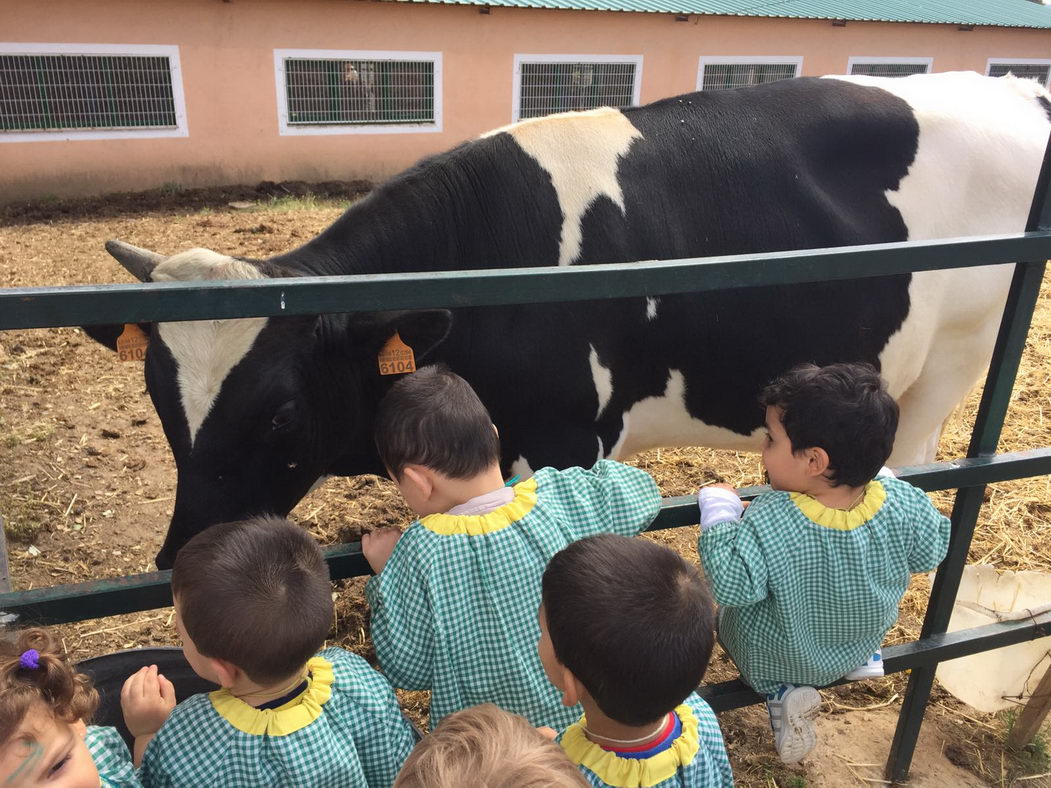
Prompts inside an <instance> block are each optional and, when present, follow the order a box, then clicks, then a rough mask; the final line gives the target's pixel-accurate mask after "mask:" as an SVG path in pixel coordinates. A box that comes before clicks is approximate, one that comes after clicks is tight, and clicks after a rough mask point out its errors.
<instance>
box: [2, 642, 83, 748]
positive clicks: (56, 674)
mask: <svg viewBox="0 0 1051 788" xmlns="http://www.w3.org/2000/svg"><path fill="white" fill-rule="evenodd" d="M31 650H35V651H36V652H37V653H36V654H33V653H32V651H31ZM23 657H25V658H24V659H23ZM33 665H35V666H36V667H31V666H33ZM40 703H42V704H43V705H44V706H45V707H46V708H47V710H48V712H49V713H50V714H52V715H53V716H54V717H55V719H57V720H60V721H62V722H67V723H74V722H77V721H78V720H87V719H90V717H91V715H92V714H94V713H95V709H96V708H98V704H99V696H98V692H97V691H96V690H95V688H94V687H93V686H92V684H91V679H90V678H88V677H87V676H85V675H84V674H83V673H77V672H76V671H75V670H74V669H73V666H72V665H71V664H70V663H69V660H68V659H67V658H66V656H65V654H63V653H62V651H61V649H60V648H59V646H58V643H57V641H56V640H55V639H54V638H53V637H52V636H51V635H50V633H48V632H47V631H46V630H43V629H25V630H23V631H21V632H19V633H18V637H17V638H16V640H15V641H14V642H11V641H8V640H4V641H0V745H3V744H6V743H7V742H8V741H9V740H10V739H11V737H12V736H14V735H15V733H16V731H17V730H18V726H19V725H21V723H22V720H24V719H25V716H26V714H27V713H28V712H29V710H30V709H31V708H33V706H35V705H37V704H40Z"/></svg>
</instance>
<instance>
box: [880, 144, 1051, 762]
mask: <svg viewBox="0 0 1051 788" xmlns="http://www.w3.org/2000/svg"><path fill="white" fill-rule="evenodd" d="M1049 183H1051V139H1049V140H1048V145H1047V148H1046V149H1045V151H1044V160H1043V164H1042V165H1041V167H1040V175H1039V177H1038V179H1037V183H1036V192H1035V193H1034V195H1033V202H1032V205H1031V207H1030V210H1029V219H1028V222H1027V223H1026V231H1027V232H1032V231H1034V230H1038V229H1041V228H1045V227H1049V226H1051V201H1049V196H1051V195H1049V188H1048V187H1049ZM1045 265H1046V261H1044V260H1040V261H1035V262H1032V261H1031V262H1023V263H1018V264H1017V265H1016V266H1015V272H1014V277H1013V278H1012V280H1011V289H1010V291H1009V293H1008V296H1007V303H1006V305H1005V307H1004V315H1003V319H1002V320H1001V322H1000V333H999V335H998V336H997V338H996V347H995V348H994V349H993V356H992V360H991V362H990V364H989V374H988V376H987V377H986V380H985V389H984V391H983V393H982V401H981V404H980V405H979V407H978V415H977V417H976V418H975V422H974V429H973V431H972V432H971V444H970V446H969V447H968V450H967V456H968V457H984V456H989V455H992V454H995V453H996V446H997V443H998V442H999V440H1000V433H1001V431H1002V430H1003V426H1004V418H1005V417H1006V416H1007V408H1008V405H1009V404H1010V401H1011V392H1012V390H1013V389H1014V382H1015V377H1016V376H1017V375H1018V366H1019V363H1020V362H1021V359H1022V351H1023V350H1024V349H1025V341H1026V337H1027V335H1028V334H1029V324H1030V322H1031V321H1032V319H1033V311H1034V309H1035V308H1036V302H1037V298H1038V297H1039V295H1040V284H1041V282H1042V281H1043V278H1044V267H1045ZM985 489H986V488H985V485H984V484H981V485H977V486H972V487H965V488H961V489H960V490H959V492H958V493H957V494H956V500H955V502H954V503H953V510H952V538H951V539H950V541H949V551H948V554H947V555H946V557H945V560H944V561H943V562H942V565H941V566H940V567H939V569H938V574H937V576H936V578H935V581H934V585H933V587H932V588H931V595H930V599H929V601H928V606H927V614H926V616H925V618H924V621H923V630H922V632H921V633H920V637H921V638H926V637H929V636H931V635H934V634H940V633H942V632H945V631H946V630H947V629H948V626H949V618H950V617H951V615H952V608H953V605H954V603H955V602H956V594H957V592H958V591H959V588H960V579H961V578H962V577H963V570H964V566H965V564H966V563H967V553H968V551H969V550H970V547H971V539H972V537H973V535H974V527H975V525H976V524H977V522H978V515H979V513H980V512H981V508H982V502H983V500H984V498H985ZM936 669H937V665H928V666H925V667H921V668H917V669H916V670H914V671H912V673H911V674H910V675H909V685H908V688H907V689H906V691H905V699H904V701H903V702H902V707H901V713H900V714H899V715H898V726H897V728H896V730H895V731H894V740H893V742H892V743H891V747H890V754H889V755H888V756H887V766H886V776H887V778H888V779H890V780H892V781H894V782H903V781H904V780H906V779H907V778H908V776H909V766H910V764H911V763H912V755H913V752H914V751H915V749H916V741H917V739H918V738H919V735H920V726H921V725H922V724H923V715H924V712H925V711H926V709H927V703H928V701H929V699H930V693H931V687H932V686H933V684H934V672H935V670H936Z"/></svg>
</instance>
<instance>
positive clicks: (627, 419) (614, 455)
mask: <svg viewBox="0 0 1051 788" xmlns="http://www.w3.org/2000/svg"><path fill="white" fill-rule="evenodd" d="M623 419H624V421H623V425H624V426H623V427H621V430H620V436H619V437H618V438H617V442H616V443H614V444H613V448H611V449H610V450H609V451H608V452H606V456H607V457H609V458H611V459H614V460H619V459H621V458H623V456H624V454H623V451H624V442H625V441H626V440H627V439H628V433H629V432H630V431H631V428H630V423H631V413H630V412H627V413H625V414H624V416H623Z"/></svg>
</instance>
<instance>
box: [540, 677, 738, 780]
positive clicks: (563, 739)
mask: <svg viewBox="0 0 1051 788" xmlns="http://www.w3.org/2000/svg"><path fill="white" fill-rule="evenodd" d="M674 711H675V714H676V715H677V716H678V717H679V722H680V724H681V726H682V731H681V733H680V734H679V735H678V737H677V738H676V739H675V740H674V741H673V742H672V744H671V747H669V748H668V749H666V750H664V751H662V752H659V753H657V754H656V755H650V756H649V757H646V758H625V757H624V756H622V755H618V754H617V753H614V752H610V751H608V750H604V749H602V748H601V747H599V746H598V745H597V744H595V743H594V742H592V741H590V740H589V739H588V738H587V736H585V735H584V730H583V727H582V726H583V725H584V724H586V720H584V719H583V718H581V721H580V722H579V723H576V724H575V725H571V726H570V727H569V728H568V729H567V730H565V731H564V732H563V733H562V734H560V735H559V737H558V743H559V744H560V745H562V749H563V750H565V752H566V755H567V756H569V759H570V760H571V761H573V763H575V764H576V765H577V766H578V768H579V769H580V772H581V774H583V775H584V779H586V780H587V781H588V782H589V783H591V785H593V786H595V788H606V786H610V788H731V786H733V784H734V776H733V771H731V769H730V759H729V758H727V757H726V744H725V742H724V741H723V732H722V731H721V730H720V729H719V720H718V719H717V718H716V716H715V712H714V711H712V708H711V706H709V705H708V704H707V703H705V702H704V700H702V699H701V698H700V697H699V696H698V695H697V694H696V693H691V694H690V696H689V697H688V698H686V700H684V701H683V702H682V705H680V706H678V707H677V708H676V709H675V710H674Z"/></svg>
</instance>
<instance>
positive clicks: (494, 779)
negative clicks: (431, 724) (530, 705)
mask: <svg viewBox="0 0 1051 788" xmlns="http://www.w3.org/2000/svg"><path fill="white" fill-rule="evenodd" d="M482 786H484V788H579V787H580V786H585V787H586V786H587V782H586V781H585V780H584V777H583V775H581V773H580V772H579V770H578V769H577V767H576V766H575V765H574V764H573V762H572V761H570V760H569V758H567V757H566V754H565V753H564V752H563V751H562V748H561V747H559V746H558V745H557V744H556V743H555V742H553V741H551V740H550V739H548V738H547V737H545V736H544V735H543V734H542V733H540V732H539V731H538V730H537V729H536V728H534V727H533V726H532V725H530V724H529V723H528V722H527V721H526V720H525V719H524V718H523V717H520V716H518V715H517V714H511V713H509V712H506V711H504V710H503V709H500V708H497V707H496V706H494V705H493V704H491V703H484V704H482V705H481V706H474V707H472V708H469V709H464V710H463V711H458V712H456V713H455V714H450V715H449V716H448V717H445V718H444V719H443V720H442V721H441V722H440V723H438V727H437V728H435V729H434V731H433V732H432V733H430V734H428V735H427V736H425V737H424V739H423V741H421V742H420V743H419V744H417V745H416V748H415V749H414V750H413V751H412V753H411V754H410V755H409V757H408V759H407V760H406V761H405V765H404V766H402V769H401V771H400V772H399V773H398V778H397V779H396V780H395V781H394V788H475V787H477V788H481V787H482Z"/></svg>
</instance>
